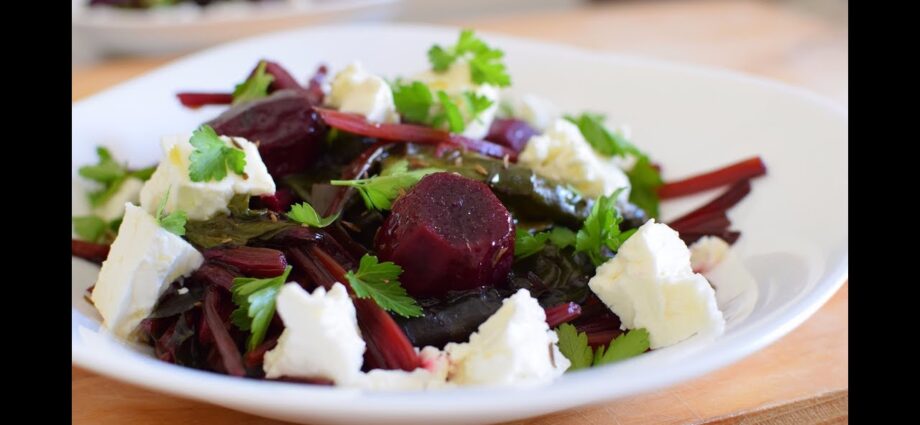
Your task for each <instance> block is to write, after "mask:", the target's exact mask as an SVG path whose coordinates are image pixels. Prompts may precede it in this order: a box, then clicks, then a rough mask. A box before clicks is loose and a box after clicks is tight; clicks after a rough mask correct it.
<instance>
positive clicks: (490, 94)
mask: <svg viewBox="0 0 920 425" xmlns="http://www.w3.org/2000/svg"><path fill="white" fill-rule="evenodd" d="M415 79H416V80H417V81H421V82H423V83H425V85H427V86H428V87H429V88H430V89H431V91H432V93H437V92H438V91H444V93H445V94H447V96H448V97H450V98H451V99H460V100H459V101H455V102H457V103H462V102H464V100H462V99H463V94H464V93H466V92H470V93H474V94H477V95H479V96H482V97H484V98H486V99H489V100H491V101H492V104H491V105H490V106H489V107H488V108H486V110H485V111H482V112H481V113H480V114H479V115H478V116H477V117H476V119H472V117H471V116H470V114H469V111H468V110H467V109H468V108H462V107H461V108H460V113H461V114H462V115H463V119H464V122H466V128H465V129H464V130H463V133H462V134H463V135H464V136H466V137H470V138H473V139H482V138H483V137H486V135H488V134H489V127H491V126H492V121H494V120H495V115H496V113H497V112H498V103H499V92H498V87H495V86H493V85H490V84H476V83H474V82H473V79H472V75H471V74H470V65H469V63H467V62H466V61H465V60H458V61H457V62H454V63H453V64H452V65H451V66H450V67H449V68H447V69H446V70H445V71H443V72H435V71H425V72H423V73H421V74H418V75H417V76H416V77H415Z"/></svg>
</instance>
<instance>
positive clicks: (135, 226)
mask: <svg viewBox="0 0 920 425" xmlns="http://www.w3.org/2000/svg"><path fill="white" fill-rule="evenodd" d="M203 261H204V257H202V255H201V254H200V253H199V252H198V251H197V250H195V248H194V247H192V246H191V245H190V244H189V243H188V242H186V241H185V240H184V239H182V238H181V237H179V236H176V235H174V234H172V233H170V232H168V231H167V230H165V229H163V228H162V227H160V224H159V223H158V222H157V221H156V220H155V219H154V218H153V216H151V215H150V214H148V213H147V212H146V211H144V210H143V209H141V208H139V207H136V206H134V205H132V204H125V215H124V219H123V220H122V222H121V226H119V228H118V237H117V238H115V242H113V243H112V246H111V248H110V249H109V256H108V258H107V259H106V260H105V261H104V262H103V263H102V269H101V270H100V271H99V278H98V279H97V280H96V286H95V288H93V293H92V296H91V298H92V301H93V305H95V306H96V310H98V311H99V313H100V314H101V315H102V319H103V324H104V325H105V327H106V328H108V329H109V330H110V331H112V332H113V333H115V334H116V335H118V336H119V337H121V338H124V339H133V338H134V336H135V330H136V328H137V325H138V324H140V322H141V320H143V319H144V318H146V317H147V316H148V315H150V312H151V311H152V310H153V306H154V305H155V304H156V302H157V300H158V299H159V297H160V295H161V294H162V293H163V291H164V290H166V288H167V287H168V286H169V284H170V283H172V282H173V281H175V280H176V279H178V278H179V277H181V276H184V275H187V274H189V273H191V272H192V271H194V270H195V269H197V268H198V267H199V266H200V265H201V263H202V262H203Z"/></svg>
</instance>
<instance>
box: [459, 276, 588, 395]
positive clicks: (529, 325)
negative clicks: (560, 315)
mask: <svg viewBox="0 0 920 425" xmlns="http://www.w3.org/2000/svg"><path fill="white" fill-rule="evenodd" d="M558 341H559V338H558V336H557V335H556V333H555V332H553V331H552V330H550V329H549V326H548V325H547V324H546V314H545V313H544V311H543V308H542V307H540V304H538V303H537V300H536V299H534V298H533V297H531V296H530V292H528V291H527V290H526V289H520V290H518V292H517V293H515V294H514V295H512V296H511V297H509V298H507V299H505V300H504V301H503V302H502V306H501V308H499V309H498V311H496V312H495V314H493V315H492V316H491V317H489V318H488V319H487V320H486V321H485V322H484V323H483V324H482V325H480V326H479V329H478V330H477V331H476V332H474V333H473V334H472V335H470V340H469V342H467V343H461V344H458V343H450V344H447V346H446V347H445V349H444V350H445V351H446V352H447V354H448V355H449V356H450V362H451V367H450V375H449V382H451V383H455V384H458V385H489V386H498V385H513V386H536V385H544V384H548V383H550V382H551V381H552V380H553V379H555V378H557V377H559V376H560V375H562V373H563V372H565V370H566V369H568V368H569V366H571V363H570V362H569V360H568V359H567V358H566V357H565V356H563V355H562V353H560V352H559V348H558V347H557V346H556V343H557V342H558Z"/></svg>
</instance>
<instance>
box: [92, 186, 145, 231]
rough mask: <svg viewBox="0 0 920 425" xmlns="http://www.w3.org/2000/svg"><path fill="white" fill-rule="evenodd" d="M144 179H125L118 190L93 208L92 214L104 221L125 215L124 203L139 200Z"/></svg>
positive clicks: (134, 202) (135, 202)
mask: <svg viewBox="0 0 920 425" xmlns="http://www.w3.org/2000/svg"><path fill="white" fill-rule="evenodd" d="M142 187H144V181H143V180H141V179H138V178H134V177H128V178H127V179H125V180H124V181H123V182H122V183H121V186H119V188H118V190H117V191H115V193H114V194H112V197H111V198H109V200H108V201H106V202H105V203H104V204H103V205H100V206H99V207H97V208H94V209H93V214H95V215H96V216H98V217H99V218H101V219H103V220H105V221H112V220H115V219H118V218H121V217H122V216H123V215H125V204H126V203H132V204H137V203H138V202H140V199H141V198H140V195H141V188H142Z"/></svg>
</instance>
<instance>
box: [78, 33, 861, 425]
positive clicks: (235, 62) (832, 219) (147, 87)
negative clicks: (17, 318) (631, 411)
mask: <svg viewBox="0 0 920 425" xmlns="http://www.w3.org/2000/svg"><path fill="white" fill-rule="evenodd" d="M456 35H457V31H456V30H455V29H447V28H435V27H421V26H388V25H380V26H356V27H349V26H339V27H324V28H315V29H309V30H298V31H291V32H284V33H278V34H273V35H267V36H261V37H258V38H253V39H249V40H245V41H241V42H236V43H232V44H228V45H225V46H222V47H219V48H215V49H211V50H208V51H205V52H202V53H199V54H196V55H193V56H190V57H188V58H185V59H183V60H181V61H178V62H175V63H173V64H170V65H168V66H165V67H163V68H161V69H159V70H157V71H154V72H152V73H150V74H147V75H145V76H143V77H140V78H137V79H135V80H132V81H130V82H127V83H124V84H121V85H119V86H117V87H114V88H112V89H109V90H107V91H105V92H103V93H100V94H98V95H96V96H93V97H91V98H88V99H86V100H83V101H80V102H77V103H75V104H74V105H73V116H72V119H73V121H72V122H73V127H72V133H73V172H74V175H75V176H76V169H77V167H78V166H79V165H81V164H86V163H90V162H93V161H94V160H95V158H94V152H93V147H94V146H95V145H97V144H104V145H107V146H111V147H112V150H113V153H114V155H116V157H117V158H126V159H128V160H129V161H130V163H131V164H132V165H135V166H143V165H149V164H151V163H153V162H154V161H157V160H159V149H158V146H159V145H158V143H157V142H158V140H159V137H160V136H161V135H164V134H170V133H177V132H187V131H189V130H190V129H192V128H194V127H195V126H197V125H198V124H200V123H201V122H203V121H205V120H207V119H209V118H211V117H213V116H215V115H216V114H218V113H219V112H220V111H221V108H204V109H201V110H198V111H189V110H187V109H184V108H182V107H181V106H180V105H179V103H178V102H177V101H176V99H175V96H174V94H175V93H176V92H177V91H179V90H185V89H195V90H203V91H208V90H223V91H226V90H228V89H229V88H230V87H233V84H234V83H236V82H237V81H238V80H239V79H240V78H241V76H243V75H245V74H246V73H247V72H248V71H249V69H250V68H251V67H252V64H254V63H256V61H257V60H258V59H260V58H270V59H274V60H277V61H279V62H280V63H282V64H284V65H285V66H287V67H288V68H289V69H290V70H292V72H293V73H294V75H297V76H299V77H300V78H304V76H306V75H307V74H309V73H310V72H312V70H313V69H314V68H315V67H316V65H317V64H318V63H320V62H327V63H329V64H331V65H332V66H333V69H340V68H341V67H343V66H344V65H345V64H347V63H348V62H350V61H352V60H354V59H360V60H361V61H363V62H364V64H365V65H366V66H367V67H368V68H369V69H371V70H373V71H375V72H378V73H381V74H383V75H386V76H395V75H399V74H401V75H408V74H411V73H413V72H415V71H418V70H420V69H423V68H424V67H425V66H426V58H425V51H426V49H427V48H428V47H429V46H430V45H431V44H432V43H433V42H439V43H449V42H451V41H452V40H454V39H455V37H456ZM487 38H488V40H489V41H490V42H492V43H494V44H495V45H497V46H499V47H501V48H502V49H504V50H505V52H506V53H507V64H508V66H509V68H510V70H511V73H512V77H513V80H514V81H513V82H514V88H515V90H516V91H518V92H534V93H539V94H542V95H543V96H545V97H547V98H549V99H552V100H554V101H555V102H557V103H558V104H559V105H560V106H561V107H562V108H563V110H566V111H581V110H585V109H589V110H595V111H601V112H606V113H607V114H608V115H609V116H610V117H611V118H612V119H613V121H615V122H626V123H629V124H630V126H631V127H632V133H633V139H634V141H635V142H636V143H637V144H638V145H639V146H640V147H641V148H643V149H645V150H647V151H648V152H650V153H651V155H652V157H653V158H655V159H656V160H658V161H659V162H660V163H661V164H664V174H665V177H666V178H676V177H681V176H684V175H687V174H689V173H693V172H699V171H704V170H708V169H712V168H714V167H716V166H719V165H723V164H727V163H730V162H732V161H736V160H739V159H741V158H745V157H748V156H752V155H761V156H762V157H763V158H764V160H765V161H766V163H767V164H768V167H769V175H768V176H767V177H765V178H761V179H758V180H756V181H755V182H754V184H753V186H754V188H753V193H752V194H751V195H750V196H749V197H748V198H747V199H745V201H744V202H743V203H742V204H741V205H739V206H738V207H736V208H735V209H734V210H732V212H731V216H732V219H733V220H734V222H735V225H736V227H737V228H739V229H742V231H743V236H742V237H741V239H740V241H739V242H738V244H737V245H736V248H737V252H738V254H739V255H740V257H741V259H742V260H743V262H744V263H745V264H746V265H747V266H748V267H749V268H750V270H751V271H752V273H753V274H754V276H755V278H756V280H757V283H758V290H759V293H760V298H759V299H758V301H757V304H756V305H755V308H754V311H753V313H752V314H751V315H750V316H748V317H747V318H745V319H744V320H742V321H740V322H736V323H731V324H730V326H729V328H728V330H727V332H726V333H725V334H724V335H723V336H722V337H720V338H718V339H717V340H715V341H714V342H711V343H709V344H694V343H682V344H678V345H675V346H672V347H669V348H667V349H663V350H658V351H655V352H652V353H649V354H645V355H642V356H639V357H637V358H634V359H631V360H627V361H624V362H622V363H617V364H614V365H610V366H606V367H602V368H595V369H591V370H587V371H579V372H575V373H571V374H566V375H564V376H563V377H562V378H561V379H559V380H558V381H557V382H556V383H554V384H553V385H551V386H548V387H545V388H540V389H533V390H501V389H492V390H485V389H459V390H451V391H445V392H429V393H397V394H392V393H391V394H369V393H361V392H358V391H354V390H344V389H336V388H325V387H314V386H308V385H298V384H288V383H277V382H265V381H255V380H244V379H238V378H231V377H227V376H223V375H218V374H213V373H207V372H200V371H196V370H192V369H186V368H182V367H178V366H173V365H170V364H167V363H163V362H159V361H157V360H155V359H153V358H151V357H148V356H146V355H144V354H139V353H137V352H135V351H132V350H130V349H128V348H126V347H124V346H122V345H120V344H117V343H113V342H112V341H111V340H110V339H108V338H107V337H105V336H103V335H101V334H99V333H97V332H96V330H97V329H98V321H99V319H98V316H97V315H96V314H95V313H94V312H93V310H92V308H91V307H90V306H88V305H87V304H86V302H85V301H84V300H83V298H82V293H83V290H84V289H85V288H86V287H88V286H89V285H90V284H92V283H93V280H94V277H95V273H96V268H95V267H93V266H91V265H89V264H88V263H85V262H83V261H81V260H76V259H75V260H73V263H72V264H73V265H72V267H73V288H74V289H73V324H72V355H73V362H74V363H75V364H77V365H80V366H82V367H85V368H88V369H90V370H93V371H96V372H98V373H101V374H104V375H107V376H110V377H113V378H116V379H119V380H123V381H127V382H131V383H134V384H137V385H141V386H144V387H147V388H151V389H154V390H158V391H163V392H168V393H171V394H176V395H180V396H184V397H189V398H193V399H198V400H203V401H208V402H212V403H216V404H220V405H223V406H226V407H229V408H232V409H237V410H242V411H246V412H250V413H254V414H258V415H264V416H269V417H273V418H278V419H284V420H290V421H335V422H356V423H444V424H447V423H474V422H487V421H503V420H512V419H518V418H524V417H528V416H535V415H540V414H545V413H549V412H552V411H556V410H560V409H565V408H569V407H573V406H577V405H581V404H586V403H592V402H598V401H602V400H608V399H612V398H616V397H623V396H627V395H632V394H636V393H639V392H644V391H649V390H652V389H656V388H660V387H664V386H667V385H672V384H676V383H678V382H681V381H685V380H687V379H690V378H693V377H696V376H699V375H702V374H704V373H706V372H710V371H712V370H715V369H717V368H720V367H724V366H726V365H728V364H730V363H732V362H735V361H737V360H739V359H741V358H742V357H744V356H746V355H749V354H750V353H752V352H754V351H756V350H758V349H761V348H763V347H764V346H766V345H767V344H769V343H771V342H773V341H775V340H777V339H778V338H779V337H781V336H783V335H784V334H786V333H787V332H789V331H790V330H792V329H793V328H794V327H796V326H797V325H799V324H800V323H802V321H804V320H805V319H806V318H808V316H810V315H811V314H812V313H814V312H815V310H817V309H818V308H819V307H820V306H821V305H822V304H823V303H824V302H825V301H827V299H828V298H830V296H831V295H832V294H833V293H834V292H835V291H836V290H837V288H839V287H840V285H841V284H842V283H843V282H844V280H845V279H846V278H847V272H848V271H847V269H848V235H847V222H848V215H847V198H848V194H847V186H848V180H847V157H848V150H847V138H848V136H847V120H848V118H847V112H846V111H845V110H843V109H842V108H841V107H839V106H838V105H836V104H834V103H831V102H829V101H826V100H823V99H821V98H818V97H816V96H814V95H812V94H809V93H807V92H804V91H802V90H799V89H795V88H791V87H787V86H784V85H781V84H777V83H772V82H768V81H763V80H758V79H754V78H750V77H745V76H742V75H739V74H735V73H731V72H726V71H720V70H711V69H702V68H695V67H687V66H683V65H675V64H669V63H662V62H657V61H649V60H640V59H634V58H624V57H619V56H613V55H606V54H599V53H596V52H589V51H585V50H579V49H575V48H571V47H565V46H559V45H552V44H545V43H537V42H532V41H526V40H520V39H515V38H509V37H501V36H491V35H490V36H488V37H487ZM79 186H80V183H79V182H78V181H77V179H76V178H75V179H74V205H73V211H74V214H79V213H81V212H84V211H85V210H86V205H85V204H84V203H83V196H82V192H80V191H81V190H82V189H81V188H80V187H79ZM709 196H712V195H711V194H710V195H709ZM705 198H706V196H705V195H700V196H696V197H694V198H693V199H688V200H683V201H681V202H675V203H667V204H666V205H665V207H664V215H665V218H667V217H668V216H670V217H673V216H674V215H675V214H677V213H680V212H682V210H686V209H687V208H690V207H691V206H692V205H694V204H696V205H698V204H700V203H701V202H703V201H704V200H705Z"/></svg>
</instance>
